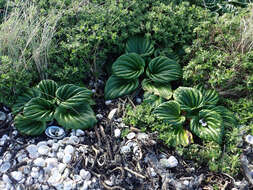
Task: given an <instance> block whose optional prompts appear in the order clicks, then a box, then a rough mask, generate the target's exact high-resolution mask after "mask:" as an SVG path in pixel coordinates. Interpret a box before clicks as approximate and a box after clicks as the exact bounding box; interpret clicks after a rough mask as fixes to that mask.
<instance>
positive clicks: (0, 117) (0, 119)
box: [0, 111, 7, 122]
mask: <svg viewBox="0 0 253 190" xmlns="http://www.w3.org/2000/svg"><path fill="white" fill-rule="evenodd" d="M6 117H7V116H6V114H5V113H4V112H2V111H0V122H2V121H5V119H6Z"/></svg>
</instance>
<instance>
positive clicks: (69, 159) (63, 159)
mask: <svg viewBox="0 0 253 190" xmlns="http://www.w3.org/2000/svg"><path fill="white" fill-rule="evenodd" d="M71 160H72V156H71V155H70V154H67V155H64V156H63V158H62V162H63V163H65V164H68V163H70V162H71Z"/></svg>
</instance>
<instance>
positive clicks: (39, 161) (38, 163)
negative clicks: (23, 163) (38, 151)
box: [33, 158, 46, 167]
mask: <svg viewBox="0 0 253 190" xmlns="http://www.w3.org/2000/svg"><path fill="white" fill-rule="evenodd" d="M33 163H34V164H35V166H41V167H44V166H45V165H46V162H45V159H43V158H36V159H35V160H34V161H33Z"/></svg>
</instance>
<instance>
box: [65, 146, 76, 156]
mask: <svg viewBox="0 0 253 190" xmlns="http://www.w3.org/2000/svg"><path fill="white" fill-rule="evenodd" d="M74 151H75V148H74V147H73V146H71V145H67V146H66V147H65V149H64V153H65V154H73V153H74Z"/></svg>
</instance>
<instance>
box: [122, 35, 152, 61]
mask: <svg viewBox="0 0 253 190" xmlns="http://www.w3.org/2000/svg"><path fill="white" fill-rule="evenodd" d="M153 52H154V46H153V44H152V43H151V41H150V40H149V39H147V38H144V37H141V36H134V37H131V38H129V39H128V40H127V43H126V53H137V54H139V55H141V56H142V57H145V56H149V55H151V54H152V53H153Z"/></svg>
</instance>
